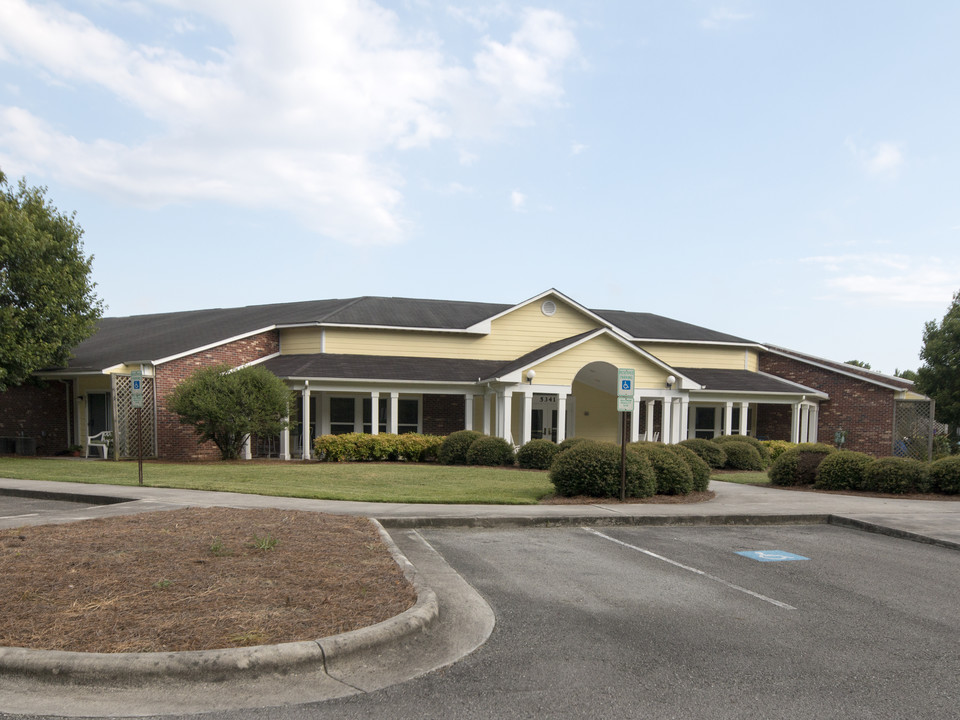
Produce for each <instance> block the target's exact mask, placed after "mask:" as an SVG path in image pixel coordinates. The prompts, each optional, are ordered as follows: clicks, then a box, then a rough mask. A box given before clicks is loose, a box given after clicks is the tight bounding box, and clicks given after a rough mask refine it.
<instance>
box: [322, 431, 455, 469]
mask: <svg viewBox="0 0 960 720" xmlns="http://www.w3.org/2000/svg"><path fill="white" fill-rule="evenodd" d="M442 442H443V438H442V437H439V436H437V435H422V434H420V433H404V434H403V435H394V434H392V433H380V434H378V435H370V434H366V433H347V434H345V435H321V436H320V437H318V438H316V439H314V441H313V451H314V456H315V457H316V458H317V460H320V461H322V462H343V461H353V462H375V461H407V462H428V461H431V460H435V459H436V457H437V452H438V450H439V448H440V445H441V443H442Z"/></svg>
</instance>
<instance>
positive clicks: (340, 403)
mask: <svg viewBox="0 0 960 720" xmlns="http://www.w3.org/2000/svg"><path fill="white" fill-rule="evenodd" d="M354 405H355V403H354V400H353V398H348V397H332V398H330V434H331V435H345V434H347V433H352V432H353V430H354V427H353V415H354Z"/></svg>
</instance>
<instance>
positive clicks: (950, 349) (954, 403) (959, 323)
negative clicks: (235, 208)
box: [916, 292, 960, 432]
mask: <svg viewBox="0 0 960 720" xmlns="http://www.w3.org/2000/svg"><path fill="white" fill-rule="evenodd" d="M920 359H921V360H922V361H923V365H921V366H920V368H919V369H918V370H917V379H916V389H917V390H919V391H920V392H922V393H923V394H925V395H928V396H929V397H931V398H933V399H934V400H935V401H936V403H937V410H936V413H937V420H939V421H940V422H943V423H947V424H948V425H950V427H951V428H953V429H954V432H956V431H957V428H958V427H960V292H957V293H956V294H955V295H954V296H953V302H952V303H951V305H950V307H949V308H948V309H947V313H946V315H944V316H943V319H942V320H941V321H940V322H939V323H938V322H936V321H934V320H931V321H930V322H928V323H927V324H926V325H925V326H924V330H923V349H922V350H920Z"/></svg>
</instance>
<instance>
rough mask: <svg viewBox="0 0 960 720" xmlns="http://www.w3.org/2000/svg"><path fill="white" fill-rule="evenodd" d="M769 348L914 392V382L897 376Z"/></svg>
mask: <svg viewBox="0 0 960 720" xmlns="http://www.w3.org/2000/svg"><path fill="white" fill-rule="evenodd" d="M767 347H768V348H769V349H771V350H774V351H776V352H779V353H783V354H784V355H789V356H791V357H794V358H796V359H797V360H800V361H801V362H807V363H815V364H817V365H823V366H825V367H828V368H833V369H834V370H839V371H840V372H845V373H849V374H851V375H856V376H857V377H860V378H863V379H864V380H866V381H867V382H872V383H879V384H881V385H886V386H888V387H895V388H900V389H901V390H913V382H912V381H911V380H905V379H904V378H900V377H896V376H895V375H885V374H883V373H878V372H875V371H873V370H867V369H866V368H861V367H857V366H856V365H850V364H849V363H844V362H837V361H835V360H824V359H823V358H818V357H814V356H813V355H807V354H805V353H801V352H797V351H796V350H788V349H787V348H782V347H777V346H776V345H767Z"/></svg>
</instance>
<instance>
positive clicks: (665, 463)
mask: <svg viewBox="0 0 960 720" xmlns="http://www.w3.org/2000/svg"><path fill="white" fill-rule="evenodd" d="M628 450H636V451H637V452H640V453H642V454H644V455H646V456H647V459H648V460H649V461H650V464H651V465H652V466H653V472H654V474H655V475H656V477H657V494H658V495H689V494H690V493H691V492H692V491H693V472H692V471H691V470H690V466H689V465H687V464H686V463H685V462H684V461H683V460H682V459H681V458H680V457H679V456H678V455H676V454H675V453H672V452H670V451H669V450H667V446H666V445H663V444H661V443H644V442H641V443H631V444H630V445H629V447H628Z"/></svg>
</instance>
